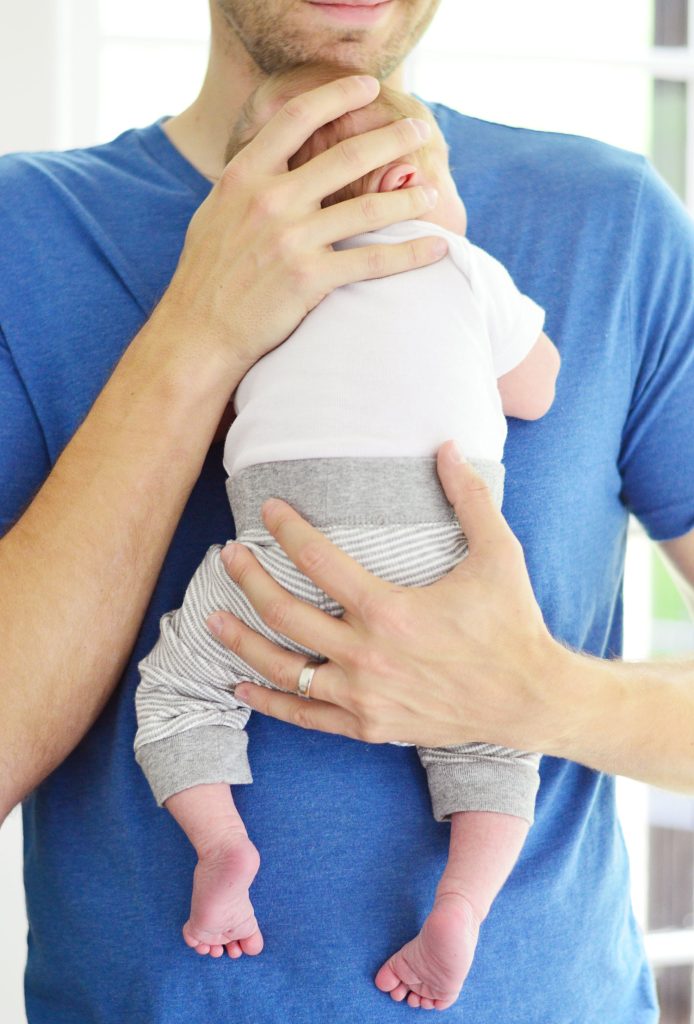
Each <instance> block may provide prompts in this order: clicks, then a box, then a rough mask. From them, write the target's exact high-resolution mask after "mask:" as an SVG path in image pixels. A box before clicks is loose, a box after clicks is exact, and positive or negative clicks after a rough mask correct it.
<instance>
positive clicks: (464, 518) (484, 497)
mask: <svg viewBox="0 0 694 1024" xmlns="http://www.w3.org/2000/svg"><path fill="white" fill-rule="evenodd" d="M436 470H437V472H438V475H439V480H440V481H441V483H442V485H443V489H444V491H445V494H446V497H447V498H448V500H449V501H450V503H451V505H452V506H453V508H454V509H455V514H456V516H457V517H458V522H459V523H460V526H461V529H462V531H463V533H464V534H465V536H466V537H467V540H468V546H469V549H470V555H472V554H474V553H475V551H479V550H480V548H486V547H487V546H498V545H499V544H501V543H502V542H503V541H507V542H508V540H509V539H510V538H513V534H512V532H511V529H510V527H509V526H508V524H507V523H506V520H505V519H504V517H503V516H502V514H501V511H500V509H499V508H498V507H497V505H496V503H495V501H494V499H493V497H492V495H491V492H490V490H489V488H488V487H487V485H486V484H485V482H484V480H483V479H482V477H481V476H480V475H479V474H478V473H476V472H475V470H474V469H473V468H472V466H471V465H470V463H469V462H466V461H465V459H464V458H463V456H462V455H461V453H460V450H459V449H458V446H457V445H456V443H455V441H446V442H445V443H444V444H442V445H441V447H440V448H439V450H438V452H437V458H436Z"/></svg>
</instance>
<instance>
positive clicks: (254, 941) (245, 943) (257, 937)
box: [239, 928, 265, 956]
mask: <svg viewBox="0 0 694 1024" xmlns="http://www.w3.org/2000/svg"><path fill="white" fill-rule="evenodd" d="M239 945H240V946H241V949H242V950H243V952H244V953H247V954H248V956H257V955H258V953H260V952H261V950H262V948H263V946H264V945H265V943H264V941H263V935H262V932H261V931H260V928H258V930H257V931H255V932H253V934H252V935H249V936H248V938H247V939H239Z"/></svg>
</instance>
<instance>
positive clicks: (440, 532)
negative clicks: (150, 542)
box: [135, 520, 540, 823]
mask: <svg viewBox="0 0 694 1024" xmlns="http://www.w3.org/2000/svg"><path fill="white" fill-rule="evenodd" d="M321 530H322V532H323V533H324V534H325V535H326V536H327V537H328V538H329V539H330V540H331V541H333V543H335V544H337V545H338V546H339V547H340V548H342V550H343V551H345V552H347V554H349V555H351V557H353V558H354V559H355V560H356V561H357V562H359V563H360V564H361V565H362V566H363V567H364V568H365V569H367V570H368V571H369V572H371V573H373V574H375V575H377V576H380V577H381V578H382V579H384V580H387V581H388V582H390V583H393V584H395V585H398V586H408V587H410V586H411V587H423V586H426V585H428V584H430V583H434V582H435V581H436V580H438V579H440V578H441V576H443V575H445V574H446V573H448V572H449V571H450V570H451V569H452V568H453V567H454V566H455V565H457V564H458V563H459V562H460V561H461V560H462V559H463V558H464V557H465V556H466V554H467V541H466V539H465V536H464V535H463V533H462V531H461V529H460V526H459V524H458V522H457V521H451V520H446V521H439V522H432V523H417V524H406V525H402V524H393V523H390V524H386V525H373V526H364V525H359V526H345V525H334V526H327V527H321ZM237 541H238V542H239V543H242V544H245V545H246V547H247V548H248V549H249V550H250V551H251V552H252V553H253V555H254V556H255V557H256V559H257V560H258V562H259V563H260V565H261V566H262V567H263V568H264V569H265V570H266V571H267V572H268V573H269V574H270V575H271V576H272V577H273V578H274V579H275V580H277V582H278V583H280V584H281V585H282V586H283V587H284V588H285V589H286V590H288V591H289V592H290V593H292V594H294V595H295V596H296V597H299V598H301V599H302V600H304V601H307V602H309V603H311V604H312V605H314V606H315V607H317V608H320V609H322V610H323V611H325V612H327V613H328V614H330V615H332V616H335V617H339V616H341V615H342V614H343V608H342V607H341V605H339V604H338V603H337V602H336V601H334V600H333V599H332V598H331V597H329V596H328V595H327V594H325V593H324V592H323V591H322V590H321V589H320V588H318V587H317V586H316V585H315V584H314V583H313V582H312V581H311V580H310V579H308V577H306V576H304V575H303V574H302V573H301V572H300V571H299V570H298V569H297V568H296V566H295V565H294V564H293V563H292V562H291V561H290V560H289V558H288V557H287V555H286V554H285V552H284V550H283V549H282V548H281V547H280V545H279V544H278V543H277V541H276V540H275V539H274V538H273V537H272V535H271V534H270V533H268V532H267V531H266V530H265V529H264V528H258V527H254V528H250V527H249V528H248V529H247V530H245V531H242V532H241V533H240V534H239V536H238V537H237ZM221 550H222V547H221V545H219V544H215V545H213V546H212V547H210V548H209V549H208V551H207V553H206V555H205V558H204V559H203V561H202V563H201V564H200V566H199V567H198V569H197V571H196V573H195V575H194V576H193V579H192V580H191V582H190V584H189V586H188V589H187V591H186V593H185V597H184V600H183V604H182V606H181V608H179V609H177V610H176V611H171V612H168V613H167V614H166V615H164V616H162V619H161V621H160V636H159V639H158V641H157V643H156V645H155V646H154V648H153V649H152V651H151V652H150V654H148V655H147V657H146V658H144V659H143V660H142V661H141V662H140V663H139V666H138V667H139V669H140V674H141V680H140V684H139V686H138V689H137V693H136V710H137V720H138V730H137V734H136V737H135V755H136V758H137V760H138V762H139V763H140V765H141V767H142V768H143V771H144V772H145V774H146V775H147V777H148V780H149V782H150V785H151V787H152V790H153V792H154V794H155V796H156V797H157V799H158V801H159V802H160V803H161V802H162V801H163V799H164V796H165V795H166V794H168V793H170V792H177V791H179V790H180V789H184V788H188V787H189V786H191V785H194V784H196V783H197V782H198V781H200V780H201V779H208V775H207V774H205V771H206V769H209V776H210V777H214V778H218V777H219V776H220V775H221V777H223V778H224V779H225V781H228V782H230V783H232V784H235V783H237V782H247V781H250V774H249V771H250V769H249V768H248V762H247V758H246V755H245V753H242V754H237V755H231V754H230V755H229V756H230V757H231V760H230V761H228V762H227V767H226V768H222V769H220V767H219V765H220V762H219V744H218V743H217V742H213V743H212V744H211V745H210V743H209V736H210V733H209V727H216V726H223V727H225V728H226V729H235V730H243V729H244V727H245V725H246V722H247V721H248V717H249V715H250V709H249V708H248V707H246V706H245V705H244V704H242V703H241V702H240V701H237V700H236V698H235V695H234V690H235V686H236V684H237V683H238V682H240V681H241V680H243V679H245V680H249V679H250V680H252V681H254V682H257V683H259V684H261V685H264V686H269V687H270V688H272V689H277V687H276V686H275V685H274V684H273V683H272V682H270V680H268V679H265V678H264V677H263V676H261V675H260V674H259V673H258V672H257V671H256V670H255V669H254V668H252V667H251V666H250V665H247V664H246V663H245V662H244V661H242V660H241V658H239V657H238V655H236V654H234V653H233V652H232V651H230V650H228V648H226V647H225V646H224V645H223V644H222V643H221V642H220V641H219V640H217V639H216V638H215V637H214V636H213V635H212V634H211V633H210V632H209V630H208V629H207V627H206V625H205V620H206V618H207V617H208V616H209V615H210V614H211V613H212V612H214V611H217V610H220V609H225V610H228V611H230V612H232V613H233V614H234V615H235V616H237V617H238V618H239V619H240V620H241V621H242V622H244V623H246V624H247V625H248V626H250V627H252V628H253V629H254V630H256V632H258V633H260V634H262V635H263V636H265V637H267V638H268V639H269V640H272V641H273V642H274V643H276V644H278V645H280V646H282V647H284V648H285V649H287V650H290V651H298V652H300V653H302V654H304V655H305V656H306V657H307V658H311V659H313V660H316V661H320V660H323V659H322V658H321V655H320V654H319V653H318V652H317V651H313V650H311V649H310V648H307V647H303V646H301V645H300V644H298V643H295V642H294V641H293V640H291V639H290V638H289V637H286V636H284V635H282V634H280V633H277V632H275V631H274V630H272V629H270V628H269V627H268V626H267V625H266V624H265V622H263V620H262V619H261V618H260V616H259V615H258V614H257V613H256V611H255V610H254V608H253V607H252V605H251V604H250V602H249V601H248V599H247V598H246V596H245V594H244V593H243V591H242V590H241V588H240V587H238V586H237V585H236V584H235V583H234V581H233V580H232V579H231V578H230V577H229V575H228V574H227V572H226V570H225V568H224V564H223V562H222V560H221V557H220V552H221ZM194 729H198V730H199V732H198V735H199V736H200V744H199V746H198V745H196V746H195V747H194V748H193V749H194V751H195V752H194V755H193V762H194V763H191V764H190V766H189V765H188V762H187V761H186V757H189V756H190V752H191V747H190V738H191V734H190V732H189V731H190V730H194ZM184 733H185V734H187V735H186V736H185V737H183V739H184V740H185V741H186V742H185V743H183V742H182V740H181V734H184ZM192 735H193V736H194V735H195V734H192ZM242 735H243V738H244V739H245V738H246V734H245V732H244V733H243V734H242ZM239 738H241V737H239ZM151 744H159V746H158V747H153V746H151ZM400 745H402V746H407V745H408V744H400ZM227 746H228V745H227ZM235 746H236V747H238V744H236V745H235ZM242 750H244V751H245V744H244V745H242ZM157 751H158V753H157ZM417 752H418V754H419V758H420V760H421V762H422V765H423V766H424V768H425V769H426V772H427V781H428V785H429V792H430V795H431V801H432V809H433V812H434V816H435V817H436V819H437V820H438V821H445V820H447V819H448V818H450V815H451V814H452V813H455V812H456V811H464V810H476V811H477V810H482V811H497V812H500V813H507V814H515V815H518V816H520V817H524V818H526V819H527V820H528V821H529V822H530V823H532V820H533V815H534V800H535V794H536V792H537V787H538V784H539V776H538V772H537V767H538V764H539V760H540V756H539V754H535V753H528V752H524V751H517V750H510V749H508V748H506V747H499V746H495V745H493V744H488V743H468V744H464V745H460V746H452V747H437V748H431V747H418V748H417ZM206 760H207V761H208V762H209V763H208V764H205V762H206ZM167 766H168V767H167ZM230 766H232V767H230ZM231 776H233V777H231Z"/></svg>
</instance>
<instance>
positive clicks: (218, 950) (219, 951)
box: [210, 946, 224, 958]
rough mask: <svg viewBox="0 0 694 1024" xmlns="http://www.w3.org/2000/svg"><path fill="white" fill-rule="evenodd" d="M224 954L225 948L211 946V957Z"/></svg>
mask: <svg viewBox="0 0 694 1024" xmlns="http://www.w3.org/2000/svg"><path fill="white" fill-rule="evenodd" d="M223 952H224V946H210V956H213V957H215V958H216V957H219V956H221V955H222V954H223Z"/></svg>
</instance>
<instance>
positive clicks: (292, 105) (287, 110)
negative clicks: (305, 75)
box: [282, 96, 309, 124]
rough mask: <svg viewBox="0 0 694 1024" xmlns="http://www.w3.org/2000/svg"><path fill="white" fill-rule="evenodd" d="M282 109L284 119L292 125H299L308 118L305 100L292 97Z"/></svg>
mask: <svg viewBox="0 0 694 1024" xmlns="http://www.w3.org/2000/svg"><path fill="white" fill-rule="evenodd" d="M282 109H283V111H284V115H285V117H286V118H287V119H288V120H289V121H291V122H292V123H293V124H297V123H298V124H301V123H302V122H304V121H306V120H307V119H308V116H309V110H308V106H307V105H306V100H303V99H302V98H301V97H300V96H292V98H291V99H289V100H287V102H286V103H285V104H284V106H283V107H282Z"/></svg>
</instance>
